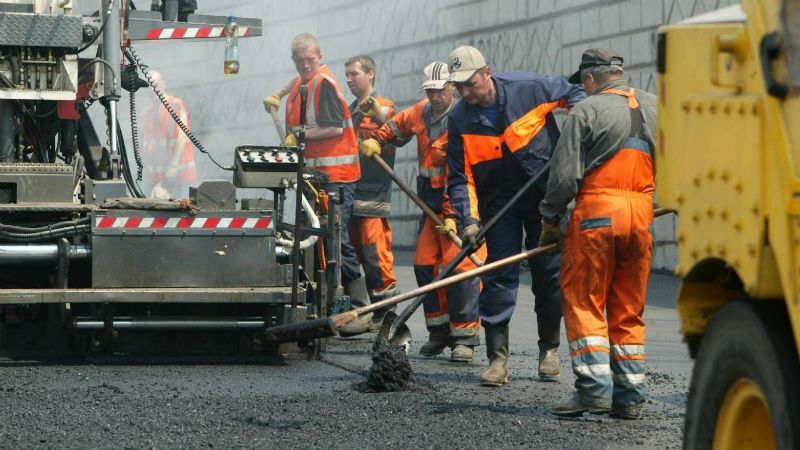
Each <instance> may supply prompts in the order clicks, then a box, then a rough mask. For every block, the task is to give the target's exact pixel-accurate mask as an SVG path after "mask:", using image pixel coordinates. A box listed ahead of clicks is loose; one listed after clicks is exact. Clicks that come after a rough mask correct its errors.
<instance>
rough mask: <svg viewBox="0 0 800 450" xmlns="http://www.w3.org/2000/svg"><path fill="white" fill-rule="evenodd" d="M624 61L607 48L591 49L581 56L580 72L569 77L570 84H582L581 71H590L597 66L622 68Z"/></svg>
mask: <svg viewBox="0 0 800 450" xmlns="http://www.w3.org/2000/svg"><path fill="white" fill-rule="evenodd" d="M623 62H624V60H623V59H622V56H619V55H618V54H617V53H616V52H614V51H613V50H608V49H605V48H590V49H589V50H586V51H585V52H583V55H581V64H580V65H579V66H578V71H577V72H575V73H573V74H572V76H570V77H569V82H570V83H572V84H579V83H580V82H581V70H583V69H590V68H592V67H597V66H612V65H613V66H620V67H622V63H623Z"/></svg>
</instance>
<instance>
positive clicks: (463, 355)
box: [450, 344, 475, 363]
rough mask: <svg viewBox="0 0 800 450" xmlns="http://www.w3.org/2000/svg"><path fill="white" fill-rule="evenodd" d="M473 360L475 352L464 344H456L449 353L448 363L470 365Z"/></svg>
mask: <svg viewBox="0 0 800 450" xmlns="http://www.w3.org/2000/svg"><path fill="white" fill-rule="evenodd" d="M474 358H475V350H474V349H473V348H472V347H471V346H469V345H464V344H456V346H455V347H453V351H452V352H450V361H452V362H458V363H471V362H472V360H473V359H474Z"/></svg>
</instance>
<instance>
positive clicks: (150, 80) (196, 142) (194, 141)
mask: <svg viewBox="0 0 800 450" xmlns="http://www.w3.org/2000/svg"><path fill="white" fill-rule="evenodd" d="M123 52H124V53H125V56H127V57H128V59H129V60H132V61H133V62H134V63H135V64H136V66H137V67H139V69H140V70H141V71H142V73H143V74H144V77H145V79H147V84H149V85H150V88H152V89H153V92H155V93H156V96H158V99H159V100H161V104H162V105H164V108H166V109H167V112H168V113H169V115H170V116H172V120H174V121H175V123H176V124H178V127H180V129H181V131H183V134H185V135H186V137H188V138H189V140H190V141H192V144H194V146H195V148H197V150H199V151H200V153H203V154H205V155H206V156H208V159H210V160H211V162H212V163H214V164H215V165H216V166H217V167H219V168H220V169H222V170H231V171H232V170H233V166H223V165H222V164H220V163H218V162H217V160H215V159H214V157H213V156H211V153H209V152H208V151H207V150H206V149H205V147H203V144H201V143H200V141H199V140H197V138H196V137H195V136H194V134H192V130H191V129H190V128H189V127H188V126H187V125H186V124H185V123H183V121H182V120H181V118H180V117H178V114H177V113H176V112H175V109H174V108H173V107H172V105H170V104H169V100H167V96H166V95H164V93H163V92H161V90H159V89H158V87H157V86H156V85H155V83H154V82H153V76H152V75H150V71H149V70H148V69H147V66H146V65H144V64H142V62H141V61H140V60H139V56H138V55H137V54H136V52H135V51H134V50H133V48H132V47H128V48H126V49H123Z"/></svg>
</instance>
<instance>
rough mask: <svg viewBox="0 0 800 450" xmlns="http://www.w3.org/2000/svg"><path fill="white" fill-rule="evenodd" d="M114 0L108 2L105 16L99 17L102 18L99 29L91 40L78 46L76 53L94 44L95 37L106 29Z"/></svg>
mask: <svg viewBox="0 0 800 450" xmlns="http://www.w3.org/2000/svg"><path fill="white" fill-rule="evenodd" d="M114 1H115V0H111V1H110V2H109V3H108V11H106V16H105V18H103V17H101V19H103V24H102V25H100V30H98V31H97V34H95V35H94V37H93V38H92V40H91V41H90V42H89V43H88V44H86V45H84V46H83V47H81V48H79V49H78V51H77V52H76V54H77V53H80V52H82V51H84V50H86V49H87V48H89V47H91V46H92V45H94V43H95V42H96V41H97V38H99V37H100V35H101V34H103V31H104V30H105V29H106V24H107V23H108V17H109V16H110V15H111V9H112V8H113V7H114Z"/></svg>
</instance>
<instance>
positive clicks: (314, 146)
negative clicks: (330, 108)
mask: <svg viewBox="0 0 800 450" xmlns="http://www.w3.org/2000/svg"><path fill="white" fill-rule="evenodd" d="M323 81H327V82H328V83H330V84H331V86H333V88H334V89H335V90H336V96H337V97H338V98H339V101H340V102H341V103H342V113H343V121H342V134H341V136H337V137H333V138H329V139H320V140H313V141H311V140H309V141H306V149H305V161H306V167H308V168H315V169H318V170H321V171H323V172H325V174H327V175H328V178H329V179H330V181H331V182H332V183H345V182H352V181H356V180H358V179H359V178H360V177H361V166H360V165H359V162H358V144H357V142H356V134H355V131H354V130H353V121H352V120H351V115H350V110H349V109H348V108H347V102H346V101H345V99H344V95H342V90H341V89H340V88H339V83H338V82H337V81H336V78H334V77H333V74H332V73H331V71H330V70H329V69H328V66H326V65H324V64H323V65H322V66H321V67H320V69H319V72H317V74H316V75H314V76H313V77H312V78H311V79H310V80H309V81H308V82H307V83H306V86H307V87H308V99H309V101H308V103H307V104H306V125H307V126H308V128H313V127H315V126H317V122H318V120H319V98H320V96H319V94H320V91H321V89H320V87H321V85H322V82H323ZM302 84H303V81H302V80H301V79H300V78H298V79H297V81H296V82H295V84H294V86H292V90H291V91H290V92H289V98H288V100H287V101H286V126H287V130H294V129H297V128H298V127H299V126H300V86H301V85H302Z"/></svg>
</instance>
